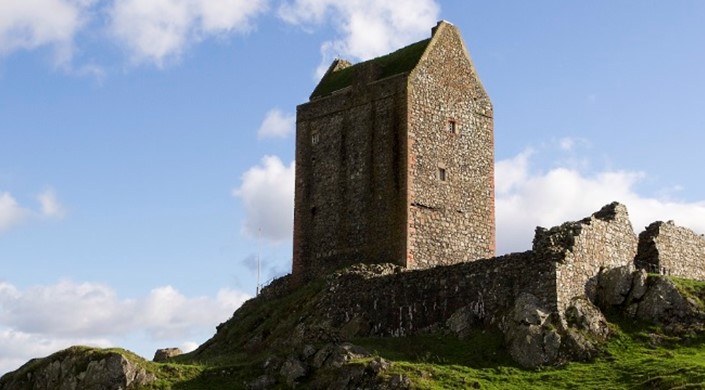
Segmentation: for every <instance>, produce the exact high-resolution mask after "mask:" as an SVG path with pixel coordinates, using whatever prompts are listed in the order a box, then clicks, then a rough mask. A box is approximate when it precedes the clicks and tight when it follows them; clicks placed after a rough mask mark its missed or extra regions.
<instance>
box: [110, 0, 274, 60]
mask: <svg viewBox="0 0 705 390" xmlns="http://www.w3.org/2000/svg"><path fill="white" fill-rule="evenodd" d="M266 9H267V1H266V0H149V1H145V0H114V3H113V6H112V8H111V9H110V18H111V26H110V30H111V32H112V34H113V35H114V37H115V38H117V39H118V41H120V42H121V43H123V44H124V45H125V47H127V49H128V50H129V52H130V54H131V56H132V59H133V61H135V62H138V63H139V62H152V63H155V64H157V65H158V66H161V65H163V63H164V61H165V60H167V59H170V58H175V57H178V56H180V55H181V53H182V52H183V51H184V49H185V48H186V46H188V45H189V44H190V43H192V42H197V41H199V40H201V39H203V38H205V37H208V36H213V35H216V36H217V35H225V34H228V33H231V32H246V31H249V30H250V29H251V28H252V19H253V18H255V17H256V16H257V15H259V14H260V13H262V12H264V11H265V10H266Z"/></svg>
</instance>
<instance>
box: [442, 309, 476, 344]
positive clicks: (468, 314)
mask: <svg viewBox="0 0 705 390" xmlns="http://www.w3.org/2000/svg"><path fill="white" fill-rule="evenodd" d="M476 322H477V316H476V315H475V313H474V311H473V310H472V307H471V306H469V305H468V306H463V307H461V308H460V309H458V310H456V311H455V312H454V313H453V314H452V315H451V316H450V317H449V318H448V319H447V320H446V327H448V329H450V331H451V332H453V333H454V334H455V335H457V336H458V337H459V338H461V339H462V338H464V337H465V336H467V334H468V331H469V330H470V329H471V327H472V325H474V324H475V323H476Z"/></svg>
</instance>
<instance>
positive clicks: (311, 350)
mask: <svg viewBox="0 0 705 390" xmlns="http://www.w3.org/2000/svg"><path fill="white" fill-rule="evenodd" d="M315 354H316V347H314V346H313V345H311V344H306V345H304V347H303V348H302V349H301V359H303V360H308V359H309V358H311V356H314V355H315Z"/></svg>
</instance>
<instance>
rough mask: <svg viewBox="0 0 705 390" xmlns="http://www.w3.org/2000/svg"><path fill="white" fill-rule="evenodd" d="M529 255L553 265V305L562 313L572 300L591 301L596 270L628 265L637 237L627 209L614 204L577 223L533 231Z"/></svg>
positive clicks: (633, 252) (597, 272)
mask: <svg viewBox="0 0 705 390" xmlns="http://www.w3.org/2000/svg"><path fill="white" fill-rule="evenodd" d="M533 251H534V256H536V258H537V259H544V260H549V261H552V262H555V267H556V276H555V277H556V282H555V285H556V287H557V290H556V298H555V299H556V301H555V305H556V308H557V309H558V310H559V311H563V310H564V309H565V308H566V307H567V305H568V303H569V302H570V299H571V298H573V297H576V296H581V295H585V296H587V297H588V298H589V299H590V300H592V301H594V299H595V292H596V286H597V280H596V278H597V275H598V274H599V272H600V270H601V269H609V268H616V267H621V266H625V265H629V264H631V263H632V261H633V259H634V256H635V255H636V251H637V237H636V234H634V229H632V225H631V223H630V222H629V215H628V213H627V208H626V207H625V206H624V205H622V204H619V203H617V202H614V203H611V204H609V205H607V206H605V207H603V208H602V209H601V210H600V211H598V212H596V213H594V214H592V216H590V217H588V218H585V219H582V220H580V221H577V222H566V223H564V224H562V225H560V226H556V227H553V228H551V229H544V228H541V227H538V228H536V235H535V237H534V244H533ZM527 277H530V276H529V275H527Z"/></svg>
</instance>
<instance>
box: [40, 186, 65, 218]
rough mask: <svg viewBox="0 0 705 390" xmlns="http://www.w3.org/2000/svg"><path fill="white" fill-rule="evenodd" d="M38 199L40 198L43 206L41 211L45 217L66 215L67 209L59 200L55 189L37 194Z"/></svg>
mask: <svg viewBox="0 0 705 390" xmlns="http://www.w3.org/2000/svg"><path fill="white" fill-rule="evenodd" d="M37 200H39V204H40V206H41V213H42V215H44V216H45V217H50V218H62V217H63V216H65V215H66V209H64V206H63V205H62V204H61V203H60V202H59V199H58V198H57V197H56V193H55V192H54V190H52V189H48V190H45V191H44V192H42V193H41V194H39V195H37Z"/></svg>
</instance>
